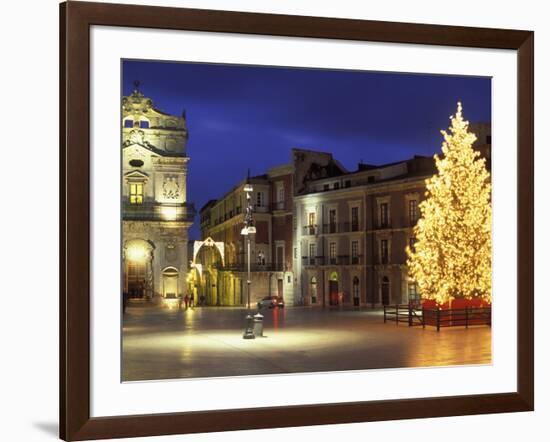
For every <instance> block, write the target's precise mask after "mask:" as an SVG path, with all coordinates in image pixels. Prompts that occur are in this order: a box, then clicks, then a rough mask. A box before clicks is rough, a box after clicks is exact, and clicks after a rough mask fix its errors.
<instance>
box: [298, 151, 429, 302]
mask: <svg viewBox="0 0 550 442" xmlns="http://www.w3.org/2000/svg"><path fill="white" fill-rule="evenodd" d="M294 155H295V158H296V166H295V167H296V171H297V179H298V180H300V179H301V180H302V182H303V186H302V188H301V189H300V191H299V192H298V193H297V194H296V195H295V196H294V205H295V214H296V218H297V219H296V222H295V226H296V227H295V229H294V245H295V247H297V251H296V258H295V262H294V267H295V269H296V274H297V285H298V288H297V290H296V291H297V292H298V293H300V301H301V303H302V304H305V305H318V306H336V305H353V306H366V305H369V306H373V305H380V304H395V303H400V304H401V303H406V302H409V301H413V302H417V301H418V293H417V290H416V285H415V284H414V283H413V282H412V281H410V279H409V277H408V270H407V266H406V260H407V255H406V248H407V246H413V243H414V236H413V227H414V225H415V224H416V221H417V220H418V217H419V214H420V213H419V208H418V205H419V203H420V202H421V200H422V199H423V198H424V192H425V184H424V182H425V179H426V178H428V177H429V176H431V175H433V173H434V162H433V159H432V158H426V157H415V158H413V159H410V160H407V161H403V162H399V163H394V164H388V165H384V166H372V165H366V164H360V165H359V167H358V170H357V171H355V172H351V173H350V172H347V171H346V170H345V169H344V168H343V167H341V166H340V165H339V164H338V163H336V162H335V161H334V159H333V158H332V155H330V154H325V155H324V156H323V157H319V153H318V152H309V151H303V150H295V151H294ZM310 155H314V156H315V157H317V159H316V160H311V159H310V158H308V157H309V156H310ZM302 165H303V166H302ZM300 170H302V172H300ZM302 177H305V179H303V178H302Z"/></svg>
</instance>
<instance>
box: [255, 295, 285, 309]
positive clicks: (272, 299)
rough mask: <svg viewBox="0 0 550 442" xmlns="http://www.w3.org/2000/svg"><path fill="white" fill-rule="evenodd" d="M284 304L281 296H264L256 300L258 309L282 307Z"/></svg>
mask: <svg viewBox="0 0 550 442" xmlns="http://www.w3.org/2000/svg"><path fill="white" fill-rule="evenodd" d="M284 306H285V301H284V300H283V297H282V296H266V297H265V298H262V299H261V301H258V309H261V308H264V307H267V308H275V307H279V308H283V307H284Z"/></svg>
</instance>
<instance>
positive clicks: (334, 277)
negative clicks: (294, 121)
mask: <svg viewBox="0 0 550 442" xmlns="http://www.w3.org/2000/svg"><path fill="white" fill-rule="evenodd" d="M328 294H329V300H328V302H329V305H338V303H339V293H338V273H336V272H332V273H331V274H330V279H329V281H328Z"/></svg>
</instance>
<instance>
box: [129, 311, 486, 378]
mask: <svg viewBox="0 0 550 442" xmlns="http://www.w3.org/2000/svg"><path fill="white" fill-rule="evenodd" d="M262 313H263V314H264V315H265V318H264V327H265V328H264V335H265V336H266V337H264V338H257V339H252V340H245V339H243V338H242V335H243V331H244V317H245V315H246V311H245V310H244V309H242V308H236V307H233V308H231V307H196V308H195V309H188V310H178V309H177V308H175V309H168V308H161V307H150V306H129V307H128V309H127V310H126V314H125V315H124V322H123V324H124V330H123V380H125V381H137V380H145V379H151V380H152V379H174V378H187V377H212V376H235V375H252V374H273V373H297V372H311V371H339V370H357V369H369V368H396V367H421V366H422V367H423V366H444V365H457V364H488V363H490V362H491V328H490V327H487V326H479V327H471V328H469V329H465V328H461V327H460V328H458V327H457V328H449V329H443V330H441V331H440V332H439V333H438V332H436V331H435V329H434V328H433V327H427V328H426V329H422V327H408V326H407V325H406V324H400V325H399V326H396V325H395V324H394V323H386V324H384V322H383V316H382V312H381V311H373V310H367V309H365V310H351V309H350V310H340V309H321V308H310V307H287V308H285V309H275V310H262Z"/></svg>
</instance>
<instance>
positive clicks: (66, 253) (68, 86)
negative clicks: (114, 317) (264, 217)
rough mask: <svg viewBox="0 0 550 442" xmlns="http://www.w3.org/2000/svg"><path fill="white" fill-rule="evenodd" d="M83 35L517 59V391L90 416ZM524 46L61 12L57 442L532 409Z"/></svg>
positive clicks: (239, 17)
mask: <svg viewBox="0 0 550 442" xmlns="http://www.w3.org/2000/svg"><path fill="white" fill-rule="evenodd" d="M91 25H105V26H120V27H137V28H157V29H173V30H193V31H205V32H226V33H243V34H256V35H274V36H288V37H309V38H326V39H346V40H358V41H373V42H388V43H415V44H429V45H448V46H461V47H471V48H498V49H511V50H515V51H517V55H518V65H517V69H518V71H517V78H518V102H517V105H518V107H517V116H518V117H517V118H518V120H517V123H518V132H517V134H518V140H517V146H518V156H517V171H518V188H517V192H518V206H517V226H518V228H517V240H518V249H517V254H518V255H517V272H518V273H517V279H518V286H517V311H518V315H517V392H504V393H498V394H479V395H468V396H456V397H431V398H415V399H407V400H381V401H367V402H353V403H338V404H314V405H299V406H282V407H269V408H251V409H238V410H235V409H231V410H215V411H204V412H202V411H199V412H182V413H170V414H150V415H136V416H110V417H100V418H92V417H90V333H91V332H90V272H89V269H90V170H89V157H90V141H89V140H90V131H89V127H90V125H89V121H90V98H89V85H90V59H89V53H90V52H89V51H90V26H91ZM533 45H534V34H533V32H530V31H517V30H501V29H484V28H467V27H454V26H439V25H424V24H407V23H391V22H377V21H362V20H348V19H333V18H317V17H299V16H288V15H271V14H255V13H241V12H225V11H211V10H194V9H180V8H165V7H151V6H133V5H118V4H104V3H87V2H85V3H82V2H76V1H71V2H68V3H63V4H61V5H60V103H61V105H60V139H61V146H60V149H61V154H60V183H61V184H60V220H61V225H60V257H61V258H60V275H59V276H60V437H61V438H62V439H65V440H84V439H100V438H119V437H133V436H152V435H167V434H178V433H197V432H212V431H227V430H240V429H257V428H270V427H290V426H301V425H321V424H336V423H348V422H365V421H382V420H391V419H411V418H422V417H440V416H452V415H469V414H482V413H503V412H515V411H530V410H533V407H534V355H533V352H534V346H533V342H534V339H533V333H534V326H533V318H534V315H533V311H534V296H533V293H534V277H533V267H534V265H533V250H534V247H533V231H534V228H533V225H534V222H533V219H534V218H533V215H534V208H533V205H534V202H533V194H534V191H533V186H534V180H533V143H534V115H533V109H534V70H533V66H534V61H533V60H534V49H533V48H534V46H533Z"/></svg>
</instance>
